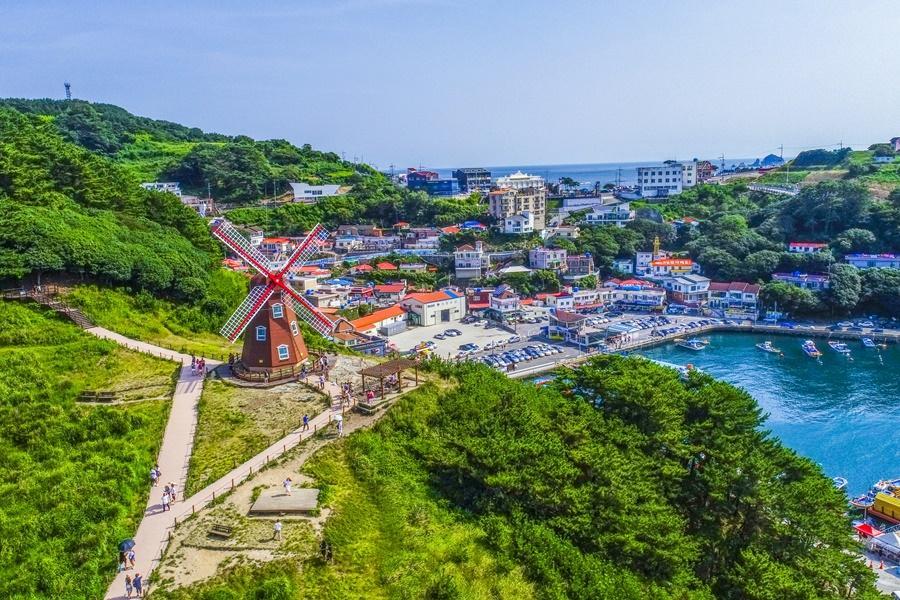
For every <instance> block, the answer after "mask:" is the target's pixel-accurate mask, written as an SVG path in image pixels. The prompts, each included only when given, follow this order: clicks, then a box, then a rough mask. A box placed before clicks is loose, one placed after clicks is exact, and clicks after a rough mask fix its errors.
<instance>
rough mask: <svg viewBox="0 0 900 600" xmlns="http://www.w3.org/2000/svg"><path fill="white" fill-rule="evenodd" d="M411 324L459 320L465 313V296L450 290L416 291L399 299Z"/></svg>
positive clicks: (422, 324) (421, 324)
mask: <svg viewBox="0 0 900 600" xmlns="http://www.w3.org/2000/svg"><path fill="white" fill-rule="evenodd" d="M400 306H402V307H403V308H404V309H405V310H406V311H407V313H408V320H409V322H410V323H411V324H413V325H419V326H422V327H429V326H431V325H439V324H441V323H450V322H451V321H459V320H461V319H462V318H463V317H464V316H465V314H466V297H465V296H464V295H463V294H457V293H456V292H454V291H452V290H441V291H439V292H416V293H412V294H407V295H406V297H405V298H403V300H401V301H400Z"/></svg>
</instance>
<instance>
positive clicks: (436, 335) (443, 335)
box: [434, 333, 447, 340]
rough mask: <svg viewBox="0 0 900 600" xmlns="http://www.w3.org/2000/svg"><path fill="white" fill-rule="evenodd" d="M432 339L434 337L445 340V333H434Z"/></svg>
mask: <svg viewBox="0 0 900 600" xmlns="http://www.w3.org/2000/svg"><path fill="white" fill-rule="evenodd" d="M434 339H436V340H446V339H447V336H446V335H445V334H443V333H436V334H434Z"/></svg>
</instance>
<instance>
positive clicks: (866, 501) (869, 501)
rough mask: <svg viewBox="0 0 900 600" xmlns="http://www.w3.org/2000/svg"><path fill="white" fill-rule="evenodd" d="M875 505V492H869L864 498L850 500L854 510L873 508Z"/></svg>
mask: <svg viewBox="0 0 900 600" xmlns="http://www.w3.org/2000/svg"><path fill="white" fill-rule="evenodd" d="M873 504H875V492H873V491H872V490H869V491H868V492H866V493H865V494H863V495H862V496H857V497H856V498H850V506H853V507H854V508H871V507H872V505H873Z"/></svg>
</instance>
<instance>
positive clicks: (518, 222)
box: [503, 211, 534, 235]
mask: <svg viewBox="0 0 900 600" xmlns="http://www.w3.org/2000/svg"><path fill="white" fill-rule="evenodd" d="M503 233H506V234H509V235H527V234H529V233H534V215H533V214H531V213H530V212H528V211H525V212H522V213H519V214H515V215H510V216H508V217H506V218H505V219H504V220H503Z"/></svg>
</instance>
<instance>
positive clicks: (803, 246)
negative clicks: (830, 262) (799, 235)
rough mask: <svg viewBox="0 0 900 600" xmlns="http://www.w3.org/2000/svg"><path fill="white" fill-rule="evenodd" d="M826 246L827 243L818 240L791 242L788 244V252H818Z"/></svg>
mask: <svg viewBox="0 0 900 600" xmlns="http://www.w3.org/2000/svg"><path fill="white" fill-rule="evenodd" d="M827 247H828V244H822V243H819V242H791V243H790V244H788V252H793V253H795V254H818V253H819V252H821V251H822V250H824V249H825V248H827Z"/></svg>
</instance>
